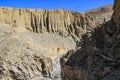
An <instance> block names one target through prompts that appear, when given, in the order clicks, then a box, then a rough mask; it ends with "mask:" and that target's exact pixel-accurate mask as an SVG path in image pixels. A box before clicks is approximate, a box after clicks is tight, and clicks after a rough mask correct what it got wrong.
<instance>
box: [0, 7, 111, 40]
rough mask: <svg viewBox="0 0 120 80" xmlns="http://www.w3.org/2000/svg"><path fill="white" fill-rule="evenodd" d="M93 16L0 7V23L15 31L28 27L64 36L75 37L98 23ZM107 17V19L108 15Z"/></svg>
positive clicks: (40, 31)
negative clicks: (9, 26)
mask: <svg viewBox="0 0 120 80" xmlns="http://www.w3.org/2000/svg"><path fill="white" fill-rule="evenodd" d="M106 12H107V11H106ZM103 13H104V12H103ZM110 13H111V12H110ZM93 18H94V17H92V16H90V15H89V13H78V12H70V11H66V10H53V11H46V10H34V9H13V8H0V23H5V24H9V25H11V26H12V27H13V28H14V30H15V31H16V32H21V31H23V30H24V29H28V30H30V31H32V32H35V33H45V32H50V33H58V34H60V35H61V36H64V37H66V36H69V35H71V36H73V37H74V38H75V39H76V37H77V38H80V37H81V34H84V33H86V30H90V29H92V28H94V27H96V25H98V23H97V22H96V20H95V18H94V19H93ZM107 18H108V19H106V20H109V18H110V17H108V16H107ZM99 20H100V19H98V20H97V21H98V22H100V21H99Z"/></svg>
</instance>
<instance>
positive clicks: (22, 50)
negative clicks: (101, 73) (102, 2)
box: [0, 7, 114, 80]
mask: <svg viewBox="0 0 120 80" xmlns="http://www.w3.org/2000/svg"><path fill="white" fill-rule="evenodd" d="M100 10H102V9H101V8H100ZM97 12H99V9H98V10H93V11H88V12H82V13H79V12H74V11H67V10H62V9H60V10H38V9H16V8H5V7H1V8H0V79H3V80H8V79H9V80H13V79H15V80H42V79H45V80H50V79H51V80H52V79H54V78H59V79H60V65H59V58H60V57H61V55H63V54H65V53H67V51H69V50H71V49H75V48H77V47H79V48H81V47H83V46H81V45H83V43H85V44H86V46H89V45H90V44H89V43H91V46H92V45H93V42H94V40H93V39H91V35H92V33H93V31H94V29H95V28H97V27H100V25H101V24H102V23H105V22H106V21H108V20H110V19H111V14H112V8H111V7H110V8H109V9H108V7H104V10H102V11H101V13H100V14H96V13H97ZM108 13H109V14H108ZM103 16H106V17H105V18H104V17H103ZM110 23H111V22H110ZM113 24H114V23H113ZM108 29H109V28H108ZM110 31H111V30H109V32H110ZM99 32H100V33H99V34H96V37H97V38H98V40H96V41H95V42H99V38H100V40H103V37H102V36H101V35H102V34H101V32H103V31H99ZM86 34H87V36H89V37H90V39H91V40H90V39H86V38H87V37H86V36H84V35H86ZM98 36H99V37H98ZM83 37H84V38H85V39H86V40H87V41H85V40H83ZM101 37H102V38H101ZM89 40H90V41H93V42H89ZM83 41H84V42H83ZM81 42H83V43H81ZM95 42H94V45H95ZM99 43H100V42H99ZM84 46H85V45H84ZM97 46H98V47H99V46H100V47H101V45H97ZM91 50H92V49H91ZM83 51H85V52H89V50H88V51H87V50H86V49H84V50H83ZM73 52H75V51H74V50H73V51H71V52H70V54H68V56H70V55H71V54H72V53H73ZM93 52H94V51H93ZM91 53H92V52H91ZM84 55H85V54H84ZM78 57H79V56H78ZM81 57H83V58H84V56H81ZM75 58H76V57H75ZM89 58H90V59H91V60H89V59H88V65H91V64H92V63H93V62H92V56H90V57H89ZM76 59H77V58H76ZM80 59H81V58H80ZM73 60H74V58H73ZM78 60H79V59H78ZM63 61H64V60H63ZM65 61H66V59H65ZM81 61H83V60H81ZM81 61H80V62H81ZM70 62H72V61H70ZM74 62H75V61H73V63H74ZM89 62H91V63H89ZM84 63H86V62H83V63H80V64H81V65H83V64H84ZM61 64H62V78H63V80H64V79H67V78H65V77H63V76H66V77H68V73H71V75H69V76H70V77H71V78H68V80H70V79H71V80H76V79H77V78H73V76H74V75H75V74H76V76H77V77H79V75H80V74H81V75H83V73H80V72H79V70H80V69H79V70H78V68H77V67H75V72H73V69H71V67H70V66H71V65H73V64H72V63H70V64H71V65H70V66H67V67H66V63H65V64H64V62H61ZM67 64H69V62H68V63H67ZM76 64H77V63H75V65H76ZM81 69H82V68H81ZM86 69H87V66H86V67H85V70H86ZM66 70H67V71H66ZM85 70H84V69H83V72H84V71H85ZM64 72H65V73H64ZM78 73H80V74H78ZM84 73H85V72H84Z"/></svg>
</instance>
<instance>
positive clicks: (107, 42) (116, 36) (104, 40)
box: [60, 0, 120, 80]
mask: <svg viewBox="0 0 120 80" xmlns="http://www.w3.org/2000/svg"><path fill="white" fill-rule="evenodd" d="M119 3H120V2H119V0H115V4H114V13H113V16H112V19H111V20H110V21H107V22H105V23H103V24H101V25H99V26H98V27H96V28H95V29H94V31H93V32H92V33H91V34H89V33H88V34H87V33H86V34H85V35H83V36H82V40H81V42H80V44H79V47H78V48H77V49H76V50H72V52H71V51H69V52H68V53H67V54H66V55H64V56H63V57H62V58H61V60H60V62H61V68H62V69H61V75H62V80H120V26H119V22H120V19H119V16H120V14H119V13H120V12H119V11H120V9H119V6H120V4H119Z"/></svg>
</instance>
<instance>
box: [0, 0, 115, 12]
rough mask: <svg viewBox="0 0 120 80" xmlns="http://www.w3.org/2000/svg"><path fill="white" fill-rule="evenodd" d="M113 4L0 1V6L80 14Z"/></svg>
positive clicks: (107, 0)
mask: <svg viewBox="0 0 120 80" xmlns="http://www.w3.org/2000/svg"><path fill="white" fill-rule="evenodd" d="M113 2H114V0H0V6H7V7H16V8H40V9H61V8H62V9H68V10H73V11H80V12H81V11H86V10H90V9H94V8H97V7H100V6H103V5H107V4H112V3H113Z"/></svg>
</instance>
